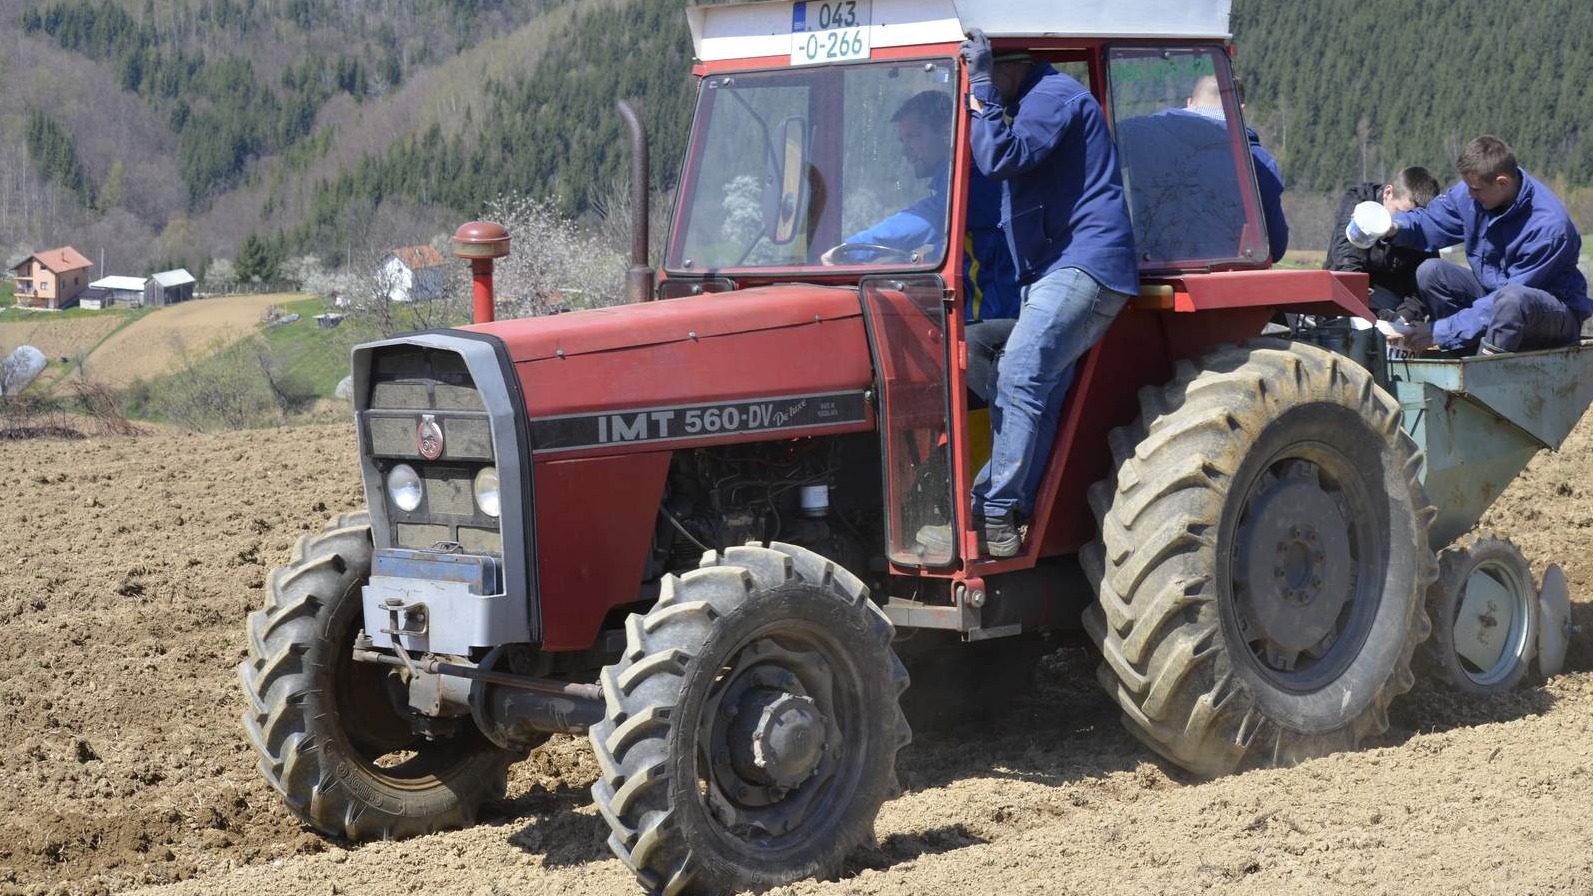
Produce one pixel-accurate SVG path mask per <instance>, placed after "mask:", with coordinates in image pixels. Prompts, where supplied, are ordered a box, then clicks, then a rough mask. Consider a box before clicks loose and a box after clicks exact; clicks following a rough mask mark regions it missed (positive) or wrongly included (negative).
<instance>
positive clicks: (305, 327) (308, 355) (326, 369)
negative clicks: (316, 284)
mask: <svg viewBox="0 0 1593 896" xmlns="http://www.w3.org/2000/svg"><path fill="white" fill-rule="evenodd" d="M281 307H282V313H283V314H284V315H287V314H297V315H299V319H298V320H296V321H294V322H292V323H288V324H278V325H276V326H274V327H263V328H262V329H261V330H260V335H261V336H262V337H264V339H265V341H266V344H268V345H270V346H271V354H272V356H273V357H274V358H275V359H276V361H277V363H278V364H279V365H280V366H281V368H282V373H283V375H284V376H286V377H287V378H288V379H290V380H293V381H295V382H297V383H302V384H303V385H305V386H306V387H308V388H309V389H311V390H313V391H314V392H315V394H316V395H317V396H319V397H321V398H331V397H332V392H333V390H335V389H336V388H337V384H338V381H339V380H341V379H343V377H345V376H348V370H349V367H348V342H349V340H348V338H347V337H346V335H345V334H343V333H341V332H340V331H339V330H323V329H321V328H320V327H318V326H317V325H316V323H315V315H317V314H320V313H322V312H324V311H326V310H327V307H326V303H325V302H323V301H322V300H320V299H304V300H302V301H298V302H288V303H285V304H283V305H282V306H281ZM345 325H346V324H345ZM340 337H341V338H340Z"/></svg>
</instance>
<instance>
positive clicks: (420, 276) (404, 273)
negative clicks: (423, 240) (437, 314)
mask: <svg viewBox="0 0 1593 896" xmlns="http://www.w3.org/2000/svg"><path fill="white" fill-rule="evenodd" d="M446 264H447V262H446V261H445V260H443V257H442V254H441V253H439V252H438V251H437V250H436V249H433V248H432V247H430V246H400V247H399V248H397V249H394V250H393V254H391V255H389V256H387V259H386V260H385V261H383V262H382V268H381V278H382V284H383V286H384V287H385V288H386V290H387V297H388V298H389V299H390V300H392V301H394V302H418V301H424V300H427V299H435V298H437V297H438V296H440V295H442V292H443V283H444V278H445V275H446V274H447V268H446V267H445V265H446Z"/></svg>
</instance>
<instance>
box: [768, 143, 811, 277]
mask: <svg viewBox="0 0 1593 896" xmlns="http://www.w3.org/2000/svg"><path fill="white" fill-rule="evenodd" d="M807 170H808V123H807V119H805V118H803V117H801V116H799V115H793V116H791V117H790V118H787V119H786V120H784V121H783V122H781V123H780V172H779V177H780V181H779V194H778V196H777V198H776V204H775V208H774V214H773V215H771V216H769V223H770V233H769V240H770V242H773V243H774V244H775V245H777V246H783V245H785V244H787V243H789V242H791V241H792V240H793V239H796V235H797V222H798V221H799V220H801V219H802V217H803V216H802V209H803V206H804V205H806V204H807V203H806V199H807V193H806V191H805V190H804V189H803V185H804V184H805V183H806V180H807Z"/></svg>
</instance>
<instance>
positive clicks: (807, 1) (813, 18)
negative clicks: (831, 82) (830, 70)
mask: <svg viewBox="0 0 1593 896" xmlns="http://www.w3.org/2000/svg"><path fill="white" fill-rule="evenodd" d="M869 7H870V0H804V2H799V3H796V4H794V5H793V6H792V7H791V64H792V65H814V64H817V63H822V62H845V61H847V60H851V59H867V58H868V55H869V44H868V38H869V13H870V8H869Z"/></svg>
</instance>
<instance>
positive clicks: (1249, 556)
mask: <svg viewBox="0 0 1593 896" xmlns="http://www.w3.org/2000/svg"><path fill="white" fill-rule="evenodd" d="M1140 405H1141V414H1140V417H1139V419H1138V420H1137V421H1136V422H1135V423H1134V424H1133V425H1132V426H1130V427H1125V428H1122V429H1118V430H1116V431H1114V432H1113V433H1112V435H1111V448H1112V454H1113V458H1114V462H1115V472H1114V474H1113V476H1112V477H1111V478H1110V479H1109V480H1106V481H1103V482H1099V483H1096V485H1095V486H1094V487H1092V488H1091V490H1090V504H1091V507H1092V508H1093V509H1094V511H1095V514H1096V518H1097V520H1098V521H1099V523H1100V531H1101V535H1100V538H1099V539H1098V540H1096V541H1094V542H1092V543H1091V544H1089V545H1088V546H1086V548H1085V549H1084V551H1083V552H1082V554H1081V560H1082V561H1083V564H1084V569H1085V572H1086V574H1087V575H1088V576H1089V578H1090V582H1091V584H1092V585H1093V586H1094V587H1095V589H1096V602H1095V603H1094V604H1092V605H1091V606H1090V607H1089V608H1088V609H1087V610H1086V611H1085V614H1084V627H1085V629H1086V630H1087V631H1088V632H1089V634H1090V637H1091V638H1092V639H1093V640H1094V641H1095V643H1096V644H1097V645H1098V646H1099V647H1100V649H1101V653H1102V655H1103V658H1104V660H1105V661H1104V662H1103V663H1102V665H1101V667H1100V672H1099V678H1100V680H1101V683H1102V685H1104V686H1105V687H1106V690H1107V691H1108V692H1109V693H1110V694H1111V695H1112V697H1113V698H1114V699H1115V700H1116V701H1117V703H1118V705H1119V706H1120V707H1121V708H1122V710H1123V721H1124V724H1125V726H1126V727H1127V728H1128V729H1129V730H1130V731H1131V732H1132V733H1134V734H1135V735H1136V736H1137V737H1138V738H1139V739H1140V740H1142V741H1143V742H1144V743H1145V744H1146V745H1148V746H1149V747H1151V748H1152V749H1153V750H1155V751H1157V752H1158V753H1160V754H1161V755H1163V756H1164V757H1166V758H1167V759H1169V760H1171V761H1172V762H1174V763H1176V764H1178V765H1180V766H1182V767H1184V768H1185V769H1188V770H1190V771H1192V772H1195V773H1196V774H1199V775H1204V776H1216V775H1221V774H1227V773H1230V772H1234V771H1237V770H1240V769H1244V768H1252V767H1261V766H1279V765H1287V764H1291V763H1294V762H1297V761H1300V760H1302V759H1306V758H1310V757H1313V756H1318V755H1323V754H1326V753H1331V752H1335V751H1339V750H1348V749H1353V748H1354V747H1356V746H1357V745H1358V744H1359V743H1360V742H1361V741H1362V740H1363V739H1364V738H1367V737H1369V736H1373V735H1376V734H1380V733H1382V732H1384V731H1386V730H1387V729H1388V705H1389V703H1390V702H1391V701H1392V700H1393V699H1394V698H1395V697H1396V696H1398V695H1399V694H1403V693H1405V692H1406V691H1408V690H1409V689H1410V687H1411V685H1412V683H1413V681H1414V678H1413V676H1412V675H1411V668H1410V666H1411V655H1412V653H1413V652H1414V650H1415V649H1416V646H1417V645H1418V644H1419V643H1421V641H1422V640H1423V639H1424V638H1426V637H1427V635H1428V632H1429V631H1430V625H1429V624H1428V620H1427V613H1426V609H1425V605H1424V601H1423V599H1424V597H1425V595H1426V592H1427V587H1428V585H1429V584H1430V583H1431V582H1432V581H1433V579H1434V576H1435V563H1434V559H1433V555H1432V551H1431V550H1430V549H1429V547H1428V541H1427V529H1428V526H1429V525H1430V524H1431V522H1432V520H1433V518H1434V516H1435V510H1434V508H1433V507H1432V506H1431V504H1430V503H1429V501H1428V499H1427V495H1426V492H1425V491H1424V490H1423V489H1422V486H1421V482H1420V480H1419V478H1418V473H1419V471H1420V469H1421V455H1420V452H1419V450H1418V449H1417V448H1416V445H1415V443H1414V442H1412V441H1411V439H1410V438H1409V437H1408V436H1407V435H1406V434H1405V433H1404V431H1402V430H1401V429H1400V412H1399V405H1398V403H1397V402H1396V401H1395V400H1394V399H1393V398H1392V397H1391V396H1389V395H1388V393H1386V392H1384V391H1383V390H1381V389H1379V388H1378V387H1377V385H1376V384H1375V383H1374V382H1373V381H1372V378H1371V377H1370V375H1369V374H1367V372H1366V371H1365V370H1364V369H1362V368H1361V367H1360V366H1358V365H1356V364H1355V363H1354V362H1352V361H1350V360H1348V359H1346V358H1343V357H1340V356H1338V355H1334V354H1332V353H1329V352H1326V351H1323V350H1321V349H1318V348H1315V347H1312V346H1309V345H1302V344H1300V343H1291V342H1286V341H1281V340H1256V341H1254V342H1250V343H1248V344H1246V345H1244V346H1242V347H1231V346H1230V347H1225V348H1222V349H1219V350H1218V351H1216V352H1214V353H1213V354H1211V355H1208V356H1207V357H1206V358H1204V359H1203V360H1202V361H1201V362H1200V364H1199V365H1198V366H1197V365H1195V364H1192V363H1190V362H1188V361H1181V362H1179V364H1178V368H1177V376H1176V377H1175V379H1174V380H1173V382H1172V383H1170V384H1168V385H1167V386H1165V387H1161V388H1156V387H1147V388H1146V389H1143V390H1141V392H1140Z"/></svg>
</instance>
